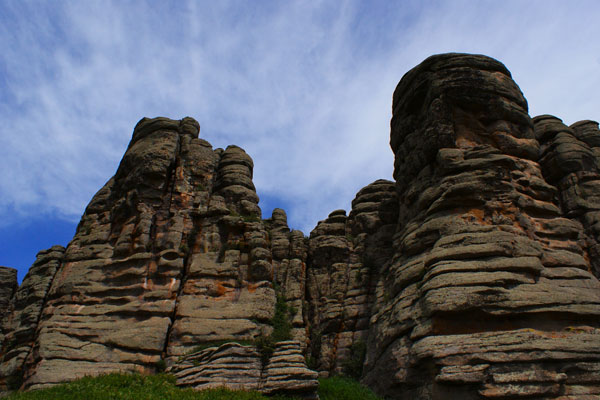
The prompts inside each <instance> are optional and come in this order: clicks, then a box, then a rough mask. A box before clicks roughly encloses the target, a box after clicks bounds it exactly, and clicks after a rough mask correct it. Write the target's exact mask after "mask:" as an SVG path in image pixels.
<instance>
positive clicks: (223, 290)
mask: <svg viewBox="0 0 600 400" xmlns="http://www.w3.org/2000/svg"><path fill="white" fill-rule="evenodd" d="M216 286H217V295H218V297H223V296H225V295H226V294H227V288H226V287H225V286H223V284H221V282H217V283H216Z"/></svg>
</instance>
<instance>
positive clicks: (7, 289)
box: [0, 266, 18, 347]
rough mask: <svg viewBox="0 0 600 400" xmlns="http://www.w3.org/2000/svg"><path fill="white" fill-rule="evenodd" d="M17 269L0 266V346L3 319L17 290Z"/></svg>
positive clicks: (2, 336)
mask: <svg viewBox="0 0 600 400" xmlns="http://www.w3.org/2000/svg"><path fill="white" fill-rule="evenodd" d="M17 286H18V284H17V270H16V269H14V268H9V267H2V266H0V347H1V344H2V342H3V341H4V329H5V328H4V326H3V323H2V320H3V319H4V316H5V315H6V314H7V313H8V305H9V304H10V300H11V299H12V297H13V294H14V293H15V290H17Z"/></svg>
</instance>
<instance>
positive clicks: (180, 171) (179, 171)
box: [175, 166, 184, 180]
mask: <svg viewBox="0 0 600 400" xmlns="http://www.w3.org/2000/svg"><path fill="white" fill-rule="evenodd" d="M175 175H177V179H181V180H183V178H184V176H183V167H182V166H179V167H177V170H176V172H175Z"/></svg>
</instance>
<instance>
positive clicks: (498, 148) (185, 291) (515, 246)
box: [0, 54, 600, 400]
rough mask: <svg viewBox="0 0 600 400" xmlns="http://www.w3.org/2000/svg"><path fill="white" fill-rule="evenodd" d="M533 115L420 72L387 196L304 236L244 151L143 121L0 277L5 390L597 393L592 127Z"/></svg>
mask: <svg viewBox="0 0 600 400" xmlns="http://www.w3.org/2000/svg"><path fill="white" fill-rule="evenodd" d="M527 107H528V106H527V101H526V100H525V98H524V96H523V94H522V93H521V91H520V89H519V87H518V86H517V84H516V83H515V82H514V81H513V80H512V78H511V75H510V72H509V71H508V69H507V68H506V67H505V66H504V65H502V64H501V63H500V62H498V61H496V60H493V59H491V58H489V57H485V56H479V55H468V54H444V55H437V56H433V57H430V58H428V59H427V60H425V61H424V62H423V63H421V64H420V65H419V66H417V67H415V68H414V69H412V70H411V71H409V72H408V73H407V74H406V75H405V76H404V77H403V78H402V80H401V81H400V83H399V84H398V86H397V88H396V90H395V92H394V96H393V115H392V120H391V137H390V145H391V148H392V151H393V152H394V154H395V161H394V174H393V177H394V182H391V181H387V180H377V181H375V182H373V183H371V184H369V185H367V186H366V187H364V188H363V189H361V190H360V191H359V192H358V193H357V195H356V197H355V199H354V200H353V201H352V208H351V210H350V212H349V213H347V212H346V211H345V210H336V211H333V212H331V213H330V214H329V216H328V217H327V218H326V219H324V220H322V221H319V223H318V224H317V226H316V227H315V228H314V229H313V230H312V232H311V233H310V236H309V237H305V236H304V234H303V233H302V232H300V231H298V230H293V229H290V227H289V225H288V222H287V216H286V213H285V211H284V210H282V209H279V208H276V209H274V210H273V212H272V214H271V216H270V217H269V218H263V216H262V211H261V209H260V207H259V206H258V203H259V198H258V195H257V193H256V189H255V186H254V183H253V181H252V178H253V167H254V162H253V160H252V159H251V157H250V156H249V155H248V154H246V152H245V151H244V150H243V149H241V148H240V147H237V146H228V147H227V148H226V149H220V148H218V149H213V147H212V146H211V144H210V143H208V142H206V141H205V140H203V139H200V138H199V130H200V126H199V124H198V122H196V121H195V120H193V119H192V118H189V117H186V118H184V119H182V120H179V121H177V120H171V119H168V118H162V117H159V118H153V119H148V118H144V119H142V120H141V121H140V122H139V123H138V124H137V125H136V127H135V128H134V131H133V135H132V139H131V142H130V144H129V146H128V148H127V151H126V153H125V155H124V157H123V159H122V161H121V164H120V165H119V168H118V169H117V172H116V173H115V175H114V177H112V178H111V179H110V180H108V182H107V183H106V184H105V185H104V187H103V188H102V189H100V191H99V192H98V193H97V194H96V195H95V196H94V198H93V199H92V200H91V202H90V204H89V205H88V207H87V208H86V210H85V213H84V215H83V217H82V219H81V222H80V224H79V226H78V228H77V232H76V234H75V237H74V238H73V240H72V241H71V242H70V243H69V245H68V246H67V248H66V249H65V248H62V247H60V246H56V247H53V248H51V249H48V250H45V251H42V252H40V253H39V254H38V257H37V259H36V261H35V263H34V264H33V266H32V267H31V269H30V271H29V273H28V275H27V276H26V277H25V279H24V280H23V283H22V284H21V286H20V287H19V288H18V289H17V288H16V274H15V271H14V270H11V269H7V268H4V267H0V283H2V285H0V286H1V287H0V318H1V324H0V329H1V330H0V343H1V347H0V392H2V391H6V390H14V389H17V388H22V389H36V388H43V387H47V386H51V385H55V384H57V383H60V382H64V381H68V380H72V379H75V378H78V377H80V376H83V375H90V374H92V375H96V374H101V373H107V372H114V371H138V372H142V373H154V372H156V371H159V370H162V368H163V367H164V365H169V366H170V369H169V371H171V372H172V373H174V374H176V376H177V382H178V384H179V385H181V386H187V387H194V388H197V389H202V388H210V387H218V386H223V385H224V386H227V387H229V388H232V389H238V388H239V389H256V390H261V391H262V392H263V393H266V394H279V393H283V394H291V395H299V396H302V397H304V398H307V399H310V398H315V396H316V394H315V393H316V392H315V390H316V387H317V380H316V378H317V374H318V375H319V376H322V377H325V376H330V375H336V374H345V375H349V376H352V377H354V378H356V379H360V380H361V381H362V382H363V383H365V384H367V385H368V386H370V387H371V388H372V389H374V390H375V391H376V392H377V393H378V394H380V395H381V396H383V397H385V398H391V399H404V398H411V399H412V398H415V399H416V398H419V399H448V398H460V399H520V398H524V399H525V398H527V399H555V400H558V399H561V400H566V399H588V398H589V399H592V398H598V397H599V396H600V379H599V378H598V376H600V322H598V321H600V319H599V317H600V282H599V281H598V278H599V277H600V130H599V129H598V123H597V122H594V121H590V120H585V121H580V122H576V123H574V124H572V125H571V126H566V125H565V124H563V123H562V121H561V120H560V119H558V118H556V117H553V116H550V115H542V116H539V117H536V118H534V119H533V120H532V119H531V118H530V117H529V115H528V112H527ZM234 342H235V343H234ZM224 343H226V344H224ZM238 343H244V345H243V344H238ZM275 343H276V345H275ZM198 347H200V348H202V349H203V350H199V349H198ZM259 349H260V350H259ZM307 364H308V365H309V366H310V367H311V368H313V369H315V370H316V371H317V372H315V371H313V370H311V369H309V368H308V367H307Z"/></svg>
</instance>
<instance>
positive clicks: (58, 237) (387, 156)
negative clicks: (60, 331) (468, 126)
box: [0, 0, 600, 279]
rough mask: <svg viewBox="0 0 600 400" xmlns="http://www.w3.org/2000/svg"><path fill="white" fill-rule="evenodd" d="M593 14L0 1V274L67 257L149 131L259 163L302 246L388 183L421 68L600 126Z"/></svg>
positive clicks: (260, 182) (268, 198)
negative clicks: (399, 103) (508, 85)
mask: <svg viewBox="0 0 600 400" xmlns="http://www.w3.org/2000/svg"><path fill="white" fill-rule="evenodd" d="M599 17H600V2H598V1H594V0H591V1H577V0H573V1H568V2H567V1H549V0H545V1H534V0H529V1H520V0H519V1H484V0H480V1H459V0H448V1H389V0H388V1H376V0H375V1H364V2H362V1H341V0H335V1H334V0H327V1H291V0H290V1H242V0H238V1H221V0H219V1H183V0H178V1H172V2H168V1H116V2H110V1H92V0H86V1H23V0H0V48H1V49H2V51H1V52H0V94H1V96H0V119H1V121H2V126H1V128H0V168H2V170H3V174H2V175H1V176H0V265H6V266H12V267H15V268H18V269H19V276H20V279H22V277H23V276H24V274H25V272H26V271H27V269H28V268H29V266H30V264H31V263H32V261H33V260H34V258H35V253H36V252H37V251H38V250H41V249H43V248H47V247H49V246H51V245H52V244H55V243H56V244H62V245H66V244H67V243H68V241H69V240H70V238H71V237H72V235H73V233H74V230H75V226H76V224H77V222H78V220H79V218H80V216H81V214H82V213H83V210H84V208H85V206H86V204H87V203H88V202H89V200H90V199H91V197H92V196H93V195H94V193H95V192H96V191H97V190H98V189H99V188H100V187H101V186H102V185H103V184H104V182H105V181H106V180H108V179H109V178H110V177H111V176H112V175H113V174H114V172H115V170H116V168H117V165H118V163H119V161H120V159H121V156H122V155H123V153H124V151H125V149H126V147H127V144H128V142H129V139H130V138H131V132H132V130H133V127H134V125H135V123H136V122H137V121H138V120H139V119H140V118H142V117H144V116H147V117H155V116H167V117H170V118H177V119H178V118H182V117H184V116H187V115H189V116H192V117H194V118H196V119H197V120H198V121H199V122H200V124H201V132H200V136H201V137H202V138H204V139H206V140H208V141H209V142H211V143H212V145H213V147H215V148H216V147H225V146H227V145H228V144H237V145H239V146H241V147H243V148H244V149H245V150H246V151H247V152H248V153H249V154H250V155H251V156H252V157H253V158H254V161H255V170H254V182H255V184H256V187H257V191H258V194H259V196H260V197H261V207H262V208H263V214H264V215H265V216H269V215H270V212H271V210H272V208H273V207H282V208H284V209H285V210H286V211H287V213H288V219H289V223H290V225H291V226H292V227H294V228H298V229H302V230H303V231H304V232H305V234H308V233H309V232H310V230H311V229H312V228H313V227H314V226H315V224H316V222H317V221H318V220H320V219H323V218H325V217H326V216H327V214H328V213H329V212H330V211H332V210H334V209H338V208H344V209H347V210H348V209H349V207H350V202H351V200H352V199H353V197H354V195H355V194H356V192H357V191H358V190H359V189H360V188H361V187H363V186H365V185H367V184H369V183H370V182H372V181H374V180H375V179H378V178H387V179H391V174H392V168H393V157H392V152H391V150H390V149H389V144H388V143H389V120H390V116H391V115H390V114H391V98H392V93H393V90H394V88H395V86H396V84H397V83H398V81H399V80H400V78H401V77H402V75H403V74H404V73H405V72H406V71H408V70H409V69H410V68H412V67H413V66H415V65H417V64H418V63H419V62H421V61H422V60H423V59H425V58H426V57H427V56H429V55H431V54H435V53H442V52H448V51H458V52H469V53H482V54H487V55H490V56H492V57H495V58H497V59H499V60H500V61H502V62H504V63H505V64H506V66H507V67H508V68H509V70H510V71H511V72H512V74H513V77H514V79H515V80H516V82H517V83H518V84H519V85H520V87H521V89H522V90H523V92H524V94H525V97H526V98H527V99H528V101H529V105H530V114H531V115H538V114H544V113H549V114H554V115H556V116H558V117H560V118H562V119H563V120H564V121H565V122H566V123H567V124H570V123H573V122H575V121H578V120H581V119H598V118H600V110H599V109H598V105H599V104H600V93H599V90H598V87H599V84H600V41H599V40H598V38H599V37H600V24H599V23H598V18H599Z"/></svg>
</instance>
